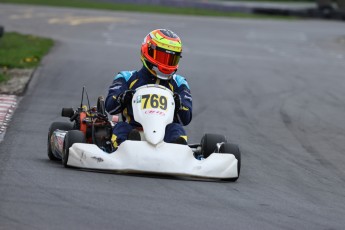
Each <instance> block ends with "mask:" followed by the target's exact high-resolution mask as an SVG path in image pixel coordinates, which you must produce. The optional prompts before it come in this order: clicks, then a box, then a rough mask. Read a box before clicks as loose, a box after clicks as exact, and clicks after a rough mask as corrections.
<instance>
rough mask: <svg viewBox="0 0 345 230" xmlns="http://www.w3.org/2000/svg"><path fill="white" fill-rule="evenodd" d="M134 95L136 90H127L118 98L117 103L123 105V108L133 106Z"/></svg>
mask: <svg viewBox="0 0 345 230" xmlns="http://www.w3.org/2000/svg"><path fill="white" fill-rule="evenodd" d="M134 93H135V90H126V91H125V92H123V93H121V94H120V95H119V96H118V97H117V101H118V102H119V103H120V104H121V106H126V105H129V104H131V101H132V98H133V95H134Z"/></svg>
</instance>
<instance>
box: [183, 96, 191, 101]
mask: <svg viewBox="0 0 345 230" xmlns="http://www.w3.org/2000/svg"><path fill="white" fill-rule="evenodd" d="M184 98H185V99H187V100H189V101H192V97H189V96H187V95H184Z"/></svg>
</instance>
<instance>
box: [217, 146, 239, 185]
mask: <svg viewBox="0 0 345 230" xmlns="http://www.w3.org/2000/svg"><path fill="white" fill-rule="evenodd" d="M219 153H230V154H233V155H234V156H235V158H236V159H237V177H235V178H230V179H226V180H227V181H237V179H238V178H239V176H240V172H241V152H240V149H239V147H238V145H235V144H230V143H224V144H222V145H221V146H220V148H219Z"/></svg>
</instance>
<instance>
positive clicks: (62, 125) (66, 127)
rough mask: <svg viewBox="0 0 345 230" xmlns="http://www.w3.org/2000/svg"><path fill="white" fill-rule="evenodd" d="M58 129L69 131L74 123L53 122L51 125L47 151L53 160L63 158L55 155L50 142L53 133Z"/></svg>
mask: <svg viewBox="0 0 345 230" xmlns="http://www.w3.org/2000/svg"><path fill="white" fill-rule="evenodd" d="M57 129H60V130H65V131H69V130H72V129H73V124H72V123H70V122H53V123H52V124H51V125H50V127H49V130H48V142H47V153H48V157H49V159H50V160H52V161H60V160H61V159H59V158H57V157H55V156H54V154H53V152H52V147H51V143H50V140H51V137H52V134H53V132H54V131H55V130H57Z"/></svg>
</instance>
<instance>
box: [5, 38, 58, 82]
mask: <svg viewBox="0 0 345 230" xmlns="http://www.w3.org/2000/svg"><path fill="white" fill-rule="evenodd" d="M52 46H53V41H52V40H51V39H47V38H40V37H36V36H32V35H22V34H18V33H5V34H4V36H3V37H2V38H0V82H2V81H6V80H8V79H9V77H10V76H8V74H7V72H8V70H9V69H13V68H34V67H36V66H37V65H39V63H40V61H41V59H42V57H43V56H44V55H45V54H46V53H47V52H48V51H49V49H50V48H51V47H52Z"/></svg>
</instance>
